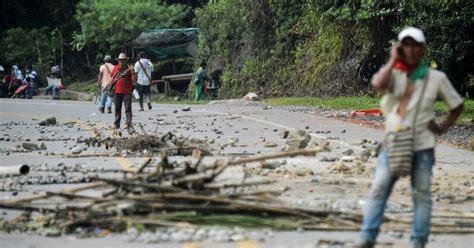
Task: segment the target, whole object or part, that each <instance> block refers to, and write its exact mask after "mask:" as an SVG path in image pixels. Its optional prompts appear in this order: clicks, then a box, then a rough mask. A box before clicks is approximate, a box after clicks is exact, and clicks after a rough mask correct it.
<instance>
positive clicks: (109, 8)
mask: <svg viewBox="0 0 474 248" xmlns="http://www.w3.org/2000/svg"><path fill="white" fill-rule="evenodd" d="M76 8H77V11H76V15H75V19H76V20H77V22H78V23H79V25H80V26H81V29H80V31H77V32H74V34H73V40H72V45H73V47H74V48H75V49H77V50H82V49H84V48H85V47H86V46H91V45H95V46H98V47H99V51H103V52H107V53H110V52H112V51H113V49H116V48H122V49H125V47H126V43H127V41H129V40H130V38H131V37H133V36H134V35H136V34H138V33H140V32H141V31H143V30H146V29H151V28H156V27H167V28H176V27H182V26H184V25H183V24H184V23H183V20H184V17H185V16H186V14H187V12H188V8H187V7H186V6H184V5H180V4H174V5H166V4H163V3H162V1H151V0H146V1H123V0H93V1H81V2H79V4H78V5H77V6H76ZM111 48H112V50H110V49H111ZM97 56H98V57H99V59H101V58H102V57H103V54H98V55H97Z"/></svg>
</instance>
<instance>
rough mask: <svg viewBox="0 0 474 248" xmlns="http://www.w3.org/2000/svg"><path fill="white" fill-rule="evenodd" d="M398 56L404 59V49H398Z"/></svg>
mask: <svg viewBox="0 0 474 248" xmlns="http://www.w3.org/2000/svg"><path fill="white" fill-rule="evenodd" d="M397 53H398V56H400V57H403V48H402V47H401V46H399V47H397Z"/></svg>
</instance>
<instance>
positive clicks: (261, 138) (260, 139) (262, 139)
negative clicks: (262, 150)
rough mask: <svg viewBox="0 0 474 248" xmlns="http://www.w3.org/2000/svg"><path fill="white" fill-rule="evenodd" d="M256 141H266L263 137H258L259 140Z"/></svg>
mask: <svg viewBox="0 0 474 248" xmlns="http://www.w3.org/2000/svg"><path fill="white" fill-rule="evenodd" d="M258 141H259V142H261V143H263V142H265V141H266V139H265V137H260V138H258Z"/></svg>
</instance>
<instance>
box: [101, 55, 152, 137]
mask: <svg viewBox="0 0 474 248" xmlns="http://www.w3.org/2000/svg"><path fill="white" fill-rule="evenodd" d="M117 60H118V64H117V65H113V64H112V57H111V56H110V55H106V56H105V57H104V64H103V65H101V66H100V68H99V77H98V79H97V87H98V89H99V92H98V93H100V106H99V111H100V112H101V113H105V112H107V113H112V103H113V104H114V105H115V109H114V112H115V120H114V128H115V129H119V128H120V121H121V118H122V105H123V106H124V108H125V126H124V127H125V128H126V129H127V128H130V127H132V92H133V91H134V90H136V92H137V94H138V102H139V105H140V109H139V110H138V111H144V106H143V100H144V98H146V103H147V108H148V109H149V110H151V109H152V105H151V98H150V95H151V90H150V87H151V83H152V79H151V73H152V72H153V71H154V68H153V64H152V63H151V61H150V59H148V56H147V54H146V53H145V52H144V51H141V52H140V53H139V54H138V60H137V61H136V62H135V64H134V65H131V64H129V58H128V57H127V55H126V54H125V53H120V55H119V56H118V58H117Z"/></svg>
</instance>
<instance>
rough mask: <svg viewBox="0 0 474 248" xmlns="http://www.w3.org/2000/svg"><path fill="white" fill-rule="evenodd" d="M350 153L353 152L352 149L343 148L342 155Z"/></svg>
mask: <svg viewBox="0 0 474 248" xmlns="http://www.w3.org/2000/svg"><path fill="white" fill-rule="evenodd" d="M352 154H354V150H352V149H347V150H344V151H343V152H342V155H347V156H350V155H352Z"/></svg>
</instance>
